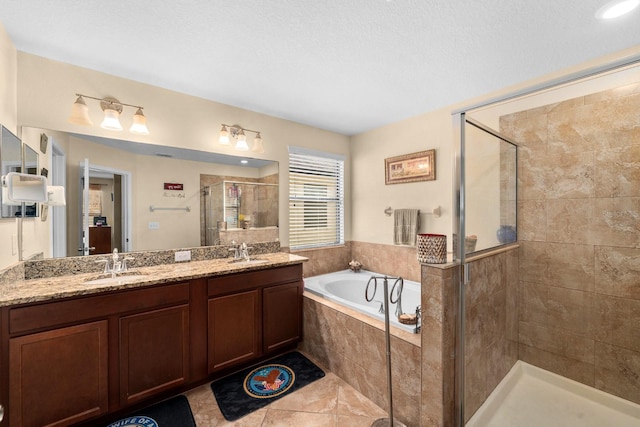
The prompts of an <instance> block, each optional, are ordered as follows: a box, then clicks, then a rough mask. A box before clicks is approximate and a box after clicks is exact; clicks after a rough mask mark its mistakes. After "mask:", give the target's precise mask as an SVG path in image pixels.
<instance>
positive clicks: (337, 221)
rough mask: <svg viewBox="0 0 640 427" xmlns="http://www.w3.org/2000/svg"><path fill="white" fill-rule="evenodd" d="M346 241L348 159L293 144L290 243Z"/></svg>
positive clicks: (308, 245)
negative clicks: (346, 161)
mask: <svg viewBox="0 0 640 427" xmlns="http://www.w3.org/2000/svg"><path fill="white" fill-rule="evenodd" d="M340 244H344V158H343V157H342V156H339V155H335V154H330V153H322V152H318V151H312V150H307V149H302V148H298V147H289V246H290V247H291V249H304V248H316V247H322V246H333V245H340Z"/></svg>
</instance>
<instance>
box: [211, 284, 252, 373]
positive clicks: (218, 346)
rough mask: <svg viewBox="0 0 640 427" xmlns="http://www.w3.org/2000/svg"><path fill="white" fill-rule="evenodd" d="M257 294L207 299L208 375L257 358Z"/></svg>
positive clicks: (250, 293)
mask: <svg viewBox="0 0 640 427" xmlns="http://www.w3.org/2000/svg"><path fill="white" fill-rule="evenodd" d="M260 313H261V310H260V291H259V290H252V291H247V292H242V293H239V294H232V295H225V296H221V297H217V298H211V299H210V300H209V372H210V373H211V372H215V371H218V370H221V369H224V368H228V367H229V366H232V365H235V364H239V363H242V362H246V361H248V360H252V359H255V358H257V357H258V356H260V354H261V338H262V328H261V324H260V320H261V319H260Z"/></svg>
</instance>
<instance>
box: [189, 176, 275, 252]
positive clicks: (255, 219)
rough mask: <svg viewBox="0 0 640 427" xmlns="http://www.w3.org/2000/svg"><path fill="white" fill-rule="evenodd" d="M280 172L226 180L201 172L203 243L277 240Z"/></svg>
mask: <svg viewBox="0 0 640 427" xmlns="http://www.w3.org/2000/svg"><path fill="white" fill-rule="evenodd" d="M277 178H278V176H277V174H273V175H266V176H263V177H260V178H253V179H251V178H244V179H234V180H231V179H225V180H222V181H221V180H220V177H217V176H207V175H201V184H202V187H203V197H204V203H203V206H204V224H203V227H202V230H203V231H202V232H203V236H202V238H204V245H207V246H209V245H219V244H228V243H232V242H234V241H235V242H246V243H255V242H267V241H271V242H272V241H274V240H276V239H278V184H275V183H274V182H277Z"/></svg>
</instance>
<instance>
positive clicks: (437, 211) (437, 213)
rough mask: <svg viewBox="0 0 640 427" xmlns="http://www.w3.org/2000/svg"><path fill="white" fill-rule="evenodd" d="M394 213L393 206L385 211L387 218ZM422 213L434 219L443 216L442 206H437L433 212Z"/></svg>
mask: <svg viewBox="0 0 640 427" xmlns="http://www.w3.org/2000/svg"><path fill="white" fill-rule="evenodd" d="M392 213H393V209H392V208H391V206H389V207H387V208H386V209H385V210H384V214H385V215H386V216H391V214H392ZM422 213H425V214H430V215H433V217H434V218H440V216H441V215H442V210H441V209H440V206H436V207H435V208H433V210H432V211H431V212H422Z"/></svg>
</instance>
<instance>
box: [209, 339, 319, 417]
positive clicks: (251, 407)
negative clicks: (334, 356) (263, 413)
mask: <svg viewBox="0 0 640 427" xmlns="http://www.w3.org/2000/svg"><path fill="white" fill-rule="evenodd" d="M322 377H324V372H323V371H322V369H320V368H318V367H317V366H316V365H315V364H313V362H311V361H310V360H309V359H307V358H306V357H304V356H303V355H302V354H300V353H298V352H297V351H294V352H291V353H287V354H284V355H282V356H278V357H275V358H273V359H270V360H267V361H266V362H262V363H260V364H259V365H256V366H254V367H252V368H247V369H245V370H243V371H240V372H236V373H235V374H231V375H229V376H228V377H224V378H221V379H219V380H216V381H214V382H212V383H211V390H213V394H214V396H215V397H216V401H217V402H218V406H219V407H220V411H221V412H222V415H223V416H224V418H225V419H226V420H227V421H235V420H237V419H238V418H241V417H244V416H245V415H247V414H249V413H251V412H253V411H255V410H257V409H260V408H262V407H264V406H266V405H268V404H269V403H271V402H273V401H274V400H277V399H279V398H281V397H282V396H286V395H287V394H289V393H293V392H294V391H296V390H298V389H300V388H302V387H304V386H305V385H307V384H309V383H312V382H313V381H315V380H317V379H320V378H322Z"/></svg>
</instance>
